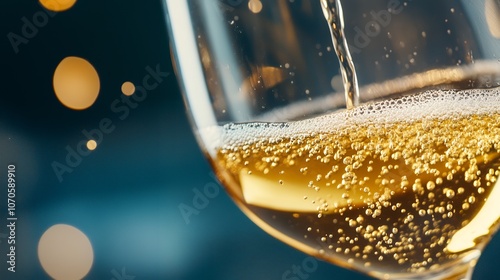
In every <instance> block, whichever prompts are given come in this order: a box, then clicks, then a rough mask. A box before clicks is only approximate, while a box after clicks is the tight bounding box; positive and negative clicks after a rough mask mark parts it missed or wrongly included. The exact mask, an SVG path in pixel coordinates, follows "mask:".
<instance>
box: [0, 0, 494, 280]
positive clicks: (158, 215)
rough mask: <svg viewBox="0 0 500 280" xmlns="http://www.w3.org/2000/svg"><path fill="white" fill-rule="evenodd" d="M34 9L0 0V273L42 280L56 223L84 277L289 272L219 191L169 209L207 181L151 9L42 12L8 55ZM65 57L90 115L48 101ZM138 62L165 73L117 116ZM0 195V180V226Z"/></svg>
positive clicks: (275, 275) (488, 272) (325, 270)
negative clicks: (80, 79)
mask: <svg viewBox="0 0 500 280" xmlns="http://www.w3.org/2000/svg"><path fill="white" fill-rule="evenodd" d="M41 11H43V9H42V7H41V6H40V5H39V4H38V3H37V1H28V0H18V1H1V3H0V22H1V25H0V35H1V38H2V39H1V40H0V54H1V60H0V62H1V64H0V65H1V67H2V68H3V69H2V74H0V81H1V98H0V172H3V171H2V170H1V168H5V170H6V167H5V166H6V165H7V164H8V163H15V164H16V165H17V172H18V180H19V181H18V196H17V208H18V209H17V215H18V217H19V222H18V228H17V239H18V244H19V245H18V259H17V260H18V266H17V268H18V272H16V274H15V276H13V275H12V274H10V273H9V274H7V272H6V265H5V259H6V257H5V255H6V249H7V247H6V242H5V239H3V238H2V236H4V235H2V234H5V233H6V230H5V229H4V228H3V227H0V242H1V243H0V253H1V254H0V279H49V278H48V276H47V275H46V274H45V272H44V271H43V269H42V267H41V265H40V264H39V261H38V259H37V255H36V247H37V243H38V240H39V239H40V236H41V235H42V234H43V233H44V232H45V231H46V230H47V229H48V228H49V227H51V226H52V225H55V224H61V223H63V224H69V225H72V226H75V227H77V228H78V229H80V230H81V231H83V232H84V233H85V234H86V235H87V236H88V237H89V239H90V241H91V242H92V245H93V249H94V254H95V260H94V265H93V267H92V270H91V271H90V273H89V274H88V277H87V278H86V279H113V278H114V279H117V280H120V279H119V278H120V277H119V278H116V274H117V273H118V275H121V274H123V275H128V276H131V277H129V278H128V279H130V280H131V279H132V277H133V276H135V279H137V280H142V279H185V280H188V279H189V280H195V279H223V280H224V279H241V280H245V279H249V280H250V279H258V280H265V279H276V280H277V279H285V278H283V274H284V273H285V272H286V271H288V270H291V269H292V266H301V264H302V263H303V261H304V260H306V258H307V256H306V255H304V254H302V253H301V252H298V251H296V250H295V249H292V248H289V247H288V246H286V245H284V244H282V243H281V242H279V241H277V240H275V239H274V238H272V237H270V236H269V235H267V234H266V233H264V232H263V231H262V230H260V229H259V228H258V227H257V226H255V225H254V224H253V223H252V222H250V220H249V219H248V218H246V217H245V216H244V215H243V214H242V213H241V211H240V210H239V209H238V208H237V207H236V206H235V204H234V203H233V202H232V201H231V200H230V198H229V197H228V195H227V194H226V193H225V192H223V191H222V190H221V191H220V193H219V194H218V195H217V196H216V197H214V198H211V199H210V200H209V203H208V205H207V206H206V207H205V208H203V209H200V210H199V213H197V214H193V215H191V216H190V217H189V223H187V222H186V220H185V219H184V217H183V216H182V215H181V212H180V210H179V206H180V205H181V204H185V205H188V206H193V198H194V197H195V192H194V191H193V189H196V190H199V191H203V189H204V187H205V186H207V185H210V184H211V183H213V182H215V179H214V178H213V176H212V175H211V170H210V168H209V165H208V163H207V161H206V160H205V159H204V157H203V155H202V153H201V152H200V149H199V148H198V146H197V144H196V142H195V140H194V136H193V134H192V132H191V128H190V124H189V123H188V120H187V116H186V114H185V110H184V105H183V102H182V96H181V93H180V92H179V85H178V81H177V80H176V78H175V75H174V70H173V66H172V62H171V58H170V50H169V42H168V34H167V30H166V19H165V13H164V10H163V6H162V4H161V1H157V0H148V1H118V0H106V1H97V0H86V1H78V2H77V3H76V5H75V6H74V7H73V8H72V9H70V10H68V11H65V12H62V13H59V14H57V15H56V16H54V17H50V18H49V20H48V22H47V23H46V24H45V25H43V26H42V27H40V28H38V30H37V32H36V34H35V35H34V36H33V37H32V38H29V40H28V41H29V42H28V43H26V44H21V45H19V52H18V53H16V52H15V50H14V48H13V47H12V45H11V44H10V42H9V40H8V37H7V34H9V33H11V32H13V33H16V34H21V33H22V27H23V25H24V22H23V18H26V19H27V20H29V21H32V19H33V15H35V14H36V13H39V12H41ZM67 56H79V57H82V58H85V59H87V60H88V61H90V62H91V63H92V64H93V65H94V67H95V68H96V70H97V71H98V73H99V75H100V79H101V91H100V95H99V98H98V100H97V101H96V103H95V104H94V106H92V107H91V108H90V109H88V110H84V111H72V110H69V109H67V108H66V107H64V106H62V105H61V104H60V103H59V102H58V101H57V99H56V97H55V95H54V92H53V89H52V75H53V72H54V69H55V67H56V66H57V64H58V63H59V62H60V61H61V60H62V59H63V58H65V57H67ZM148 66H149V67H152V68H155V67H159V68H160V69H161V70H162V71H164V72H168V73H170V75H169V76H168V77H166V78H165V79H164V80H163V81H162V82H161V83H159V86H158V87H157V88H156V89H154V90H152V91H149V92H148V96H147V98H145V100H144V101H143V102H140V103H139V104H138V106H137V108H135V109H131V110H130V115H129V116H128V117H127V118H125V119H124V120H121V119H120V118H119V115H118V114H116V113H114V112H113V111H112V110H111V109H110V104H111V103H112V102H113V101H114V100H116V99H117V98H121V92H120V87H121V84H122V83H123V82H125V81H132V82H134V83H135V84H137V85H140V84H141V83H142V79H143V77H144V76H145V75H146V74H147V71H146V70H145V69H146V67H148ZM103 118H109V119H111V120H112V121H113V124H114V125H115V126H116V128H115V130H114V131H113V132H112V133H109V134H105V135H104V136H103V140H102V143H100V145H99V147H98V148H97V149H96V150H95V151H94V152H92V153H91V154H90V155H88V156H86V157H83V158H82V161H81V163H80V164H79V165H78V166H77V167H75V168H74V169H73V172H72V173H65V174H64V175H63V181H62V182H60V181H59V180H58V178H57V176H56V175H55V173H54V171H53V168H52V166H51V164H52V163H53V162H54V161H58V162H61V163H63V162H64V161H65V156H66V154H67V151H66V150H65V148H66V146H68V145H69V146H72V147H74V146H76V144H77V143H78V141H80V140H82V139H83V137H84V136H83V135H82V130H84V129H85V130H91V129H95V128H97V127H98V124H99V122H100V120H102V119H103ZM2 166H4V167H2ZM0 180H5V174H1V173H0ZM5 197H6V184H5V183H1V181H0V221H4V220H5V217H6V213H5V212H6V211H4V210H3V209H6V208H7V207H6V203H5ZM0 224H3V222H0ZM498 251H500V238H496V239H495V240H493V242H492V243H491V244H490V245H489V247H488V248H487V250H486V252H485V253H484V255H483V257H482V259H481V261H480V262H479V264H478V267H477V269H476V273H475V275H474V279H497V277H496V276H495V271H496V269H495V265H498V264H499V262H498V256H497V253H496V252H498ZM124 272H125V273H124ZM122 278H123V279H127V278H126V277H122ZM288 279H293V280H296V279H318V280H320V279H325V280H326V279H328V280H332V279H368V278H366V277H364V276H361V275H359V274H357V273H355V272H351V271H347V270H344V269H341V268H337V267H335V266H333V265H330V264H327V263H324V262H321V261H318V267H317V269H316V270H315V271H314V272H312V273H309V274H308V277H307V278H305V277H303V278H288Z"/></svg>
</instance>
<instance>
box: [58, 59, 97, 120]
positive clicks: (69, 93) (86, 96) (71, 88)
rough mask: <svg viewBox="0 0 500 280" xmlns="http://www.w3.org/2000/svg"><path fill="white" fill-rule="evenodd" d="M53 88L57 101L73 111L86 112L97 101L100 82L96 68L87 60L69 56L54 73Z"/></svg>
mask: <svg viewBox="0 0 500 280" xmlns="http://www.w3.org/2000/svg"><path fill="white" fill-rule="evenodd" d="M53 86H54V91H55V94H56V97H57V99H58V100H59V101H60V102H61V103H62V104H63V105H64V106H66V107H68V108H70V109H73V110H84V109H87V108H89V107H90V106H92V105H93V104H94V102H95V101H96V99H97V97H98V95H99V90H100V80H99V75H98V74H97V71H96V70H95V68H94V66H92V64H90V62H88V61H87V60H85V59H83V58H80V57H75V56H68V57H66V58H64V59H63V60H62V61H61V62H60V63H59V65H57V67H56V70H55V71H54V78H53Z"/></svg>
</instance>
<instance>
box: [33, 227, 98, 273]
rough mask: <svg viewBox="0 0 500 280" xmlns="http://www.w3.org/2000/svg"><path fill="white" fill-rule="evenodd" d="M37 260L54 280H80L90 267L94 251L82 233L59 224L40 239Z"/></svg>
mask: <svg viewBox="0 0 500 280" xmlns="http://www.w3.org/2000/svg"><path fill="white" fill-rule="evenodd" d="M38 259H39V261H40V264H41V265H42V267H43V269H44V270H45V272H47V274H49V275H50V277H52V278H54V279H55V280H67V279H82V278H84V277H85V276H86V275H87V274H88V273H89V271H90V269H91V267H92V263H93V261H94V251H93V249H92V244H91V243H90V240H89V239H88V237H87V236H86V235H85V234H84V233H83V232H81V231H80V230H79V229H77V228H75V227H73V226H70V225H63V224H59V225H54V226H52V227H50V228H49V229H48V230H47V231H45V233H44V234H43V235H42V237H41V238H40V241H39V242H38Z"/></svg>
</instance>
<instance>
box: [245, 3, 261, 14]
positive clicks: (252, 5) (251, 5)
mask: <svg viewBox="0 0 500 280" xmlns="http://www.w3.org/2000/svg"><path fill="white" fill-rule="evenodd" d="M248 8H249V9H250V11H252V13H254V14H258V13H260V11H262V2H261V1H260V0H250V1H248Z"/></svg>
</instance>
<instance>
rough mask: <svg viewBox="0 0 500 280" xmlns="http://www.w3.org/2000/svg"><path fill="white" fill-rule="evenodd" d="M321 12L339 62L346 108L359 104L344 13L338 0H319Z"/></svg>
mask: <svg viewBox="0 0 500 280" xmlns="http://www.w3.org/2000/svg"><path fill="white" fill-rule="evenodd" d="M320 1H321V7H322V8H323V14H324V15H325V18H326V20H327V22H328V26H329V27H330V33H331V36H332V41H333V46H334V48H335V52H336V54H337V58H338V59H339V62H340V70H341V72H342V80H343V83H344V90H345V99H346V107H347V109H353V108H354V107H356V106H358V105H359V88H358V78H357V75H356V68H355V67H354V63H353V61H352V57H351V52H350V51H349V45H348V44H347V39H346V37H345V33H344V14H343V11H342V4H341V3H340V0H320Z"/></svg>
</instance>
